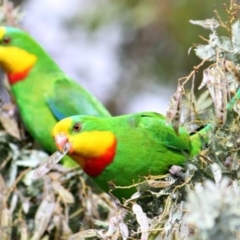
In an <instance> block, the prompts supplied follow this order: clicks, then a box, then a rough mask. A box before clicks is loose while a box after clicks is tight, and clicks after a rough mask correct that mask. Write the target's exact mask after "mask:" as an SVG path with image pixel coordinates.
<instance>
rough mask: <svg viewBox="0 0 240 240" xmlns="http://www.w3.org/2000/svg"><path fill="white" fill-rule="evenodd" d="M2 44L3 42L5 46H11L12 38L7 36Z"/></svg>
mask: <svg viewBox="0 0 240 240" xmlns="http://www.w3.org/2000/svg"><path fill="white" fill-rule="evenodd" d="M2 42H3V43H4V44H9V43H10V42H11V38H10V37H8V36H6V37H4V38H3V40H2Z"/></svg>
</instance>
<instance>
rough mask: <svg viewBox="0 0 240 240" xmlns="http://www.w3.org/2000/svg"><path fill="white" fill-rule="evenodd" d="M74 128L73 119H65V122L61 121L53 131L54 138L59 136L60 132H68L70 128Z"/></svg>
mask: <svg viewBox="0 0 240 240" xmlns="http://www.w3.org/2000/svg"><path fill="white" fill-rule="evenodd" d="M71 126H72V119H71V118H64V119H63V120H61V121H59V122H58V123H57V124H56V125H55V126H54V127H53V130H52V134H53V136H55V135H56V134H58V133H59V132H65V133H66V132H68V130H69V129H70V127H71Z"/></svg>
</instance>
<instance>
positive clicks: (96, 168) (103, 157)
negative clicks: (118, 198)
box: [52, 115, 117, 177]
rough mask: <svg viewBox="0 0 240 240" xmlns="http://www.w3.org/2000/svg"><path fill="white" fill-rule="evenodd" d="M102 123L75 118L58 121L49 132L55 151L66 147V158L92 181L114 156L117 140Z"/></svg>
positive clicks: (82, 117) (91, 119)
mask: <svg viewBox="0 0 240 240" xmlns="http://www.w3.org/2000/svg"><path fill="white" fill-rule="evenodd" d="M103 121H104V120H103V119H101V118H97V117H92V116H79V115H77V116H72V117H68V118H65V119H63V120H61V121H59V122H58V123H57V124H56V125H55V126H54V128H53V130H52V135H53V138H54V140H55V143H56V146H57V148H58V150H59V151H61V152H62V151H63V149H64V146H65V144H66V143H68V144H69V145H70V149H69V151H68V155H69V156H70V157H71V158H72V159H73V160H75V161H76V162H77V163H78V164H79V165H80V166H81V167H82V169H83V170H84V171H85V172H86V173H87V174H88V175H90V176H91V177H96V176H98V175H100V174H101V172H102V171H104V169H105V168H106V167H107V165H109V164H110V163H111V162H112V161H113V159H114V156H115V153H116V145H117V141H116V137H115V135H114V133H113V132H111V130H110V129H107V128H105V127H104V126H105V124H104V122H103ZM106 127H107V126H106Z"/></svg>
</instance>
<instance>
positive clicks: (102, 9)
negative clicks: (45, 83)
mask: <svg viewBox="0 0 240 240" xmlns="http://www.w3.org/2000/svg"><path fill="white" fill-rule="evenodd" d="M224 2H225V1H223V0H201V1H199V0H198V1H197V0H177V1H174V0H168V1H166V0H147V1H137V0H98V1H93V0H68V1H64V0H41V1H30V0H28V1H20V0H18V1H14V4H15V5H19V4H20V7H21V11H22V12H23V14H24V16H23V18H22V19H23V21H22V27H23V28H24V29H25V30H27V31H28V32H29V33H30V34H31V35H32V36H33V37H34V38H35V39H36V40H37V41H38V42H39V43H40V44H41V45H42V46H43V48H45V50H46V51H47V52H48V53H49V54H50V55H51V56H52V58H53V59H55V61H56V62H57V63H58V64H59V65H60V67H61V68H62V69H63V70H64V71H65V72H66V73H67V74H68V75H69V76H70V77H72V78H73V79H75V80H76V81H78V82H79V83H80V84H81V85H82V86H83V87H85V88H86V89H88V90H89V91H90V92H91V93H93V94H94V95H95V96H97V97H98V98H99V99H100V100H101V101H102V102H103V103H104V105H105V106H106V107H107V108H108V109H109V110H110V112H111V113H112V114H113V115H119V114H124V113H133V112H137V111H157V112H160V113H162V114H164V115H165V113H166V110H167V107H168V104H169V99H170V97H171V96H172V94H173V93H174V92H175V90H176V87H177V79H178V78H180V77H184V76H186V75H188V73H189V72H190V71H191V70H192V66H194V65H197V64H198V63H199V62H200V61H199V59H197V57H196V56H195V54H194V52H191V53H190V55H188V49H189V48H190V47H191V46H192V45H193V44H194V43H199V42H202V40H200V39H199V37H198V35H199V32H200V33H201V35H202V36H208V35H209V31H208V30H206V29H202V28H201V27H199V26H195V25H192V24H190V23H189V19H194V20H200V19H201V20H202V19H206V18H212V17H213V16H214V13H213V11H214V10H215V9H216V10H217V11H219V12H222V11H225V10H224V7H223V3H224ZM225 15H226V17H227V14H225ZM222 16H223V14H222ZM224 20H226V19H224ZM200 78H201V76H199V80H200ZM1 88H2V87H1ZM0 94H1V98H2V97H3V96H4V99H7V95H6V92H5V93H4V92H3V90H2V91H1V92H0Z"/></svg>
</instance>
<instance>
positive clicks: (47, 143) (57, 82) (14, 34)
mask: <svg viewBox="0 0 240 240" xmlns="http://www.w3.org/2000/svg"><path fill="white" fill-rule="evenodd" d="M65 49H67V46H65ZM0 66H1V68H2V69H3V70H4V72H5V73H6V74H7V78H8V82H9V83H10V85H11V90H12V93H13V96H14V98H15V101H16V103H17V106H18V108H19V112H20V115H21V118H22V120H23V122H24V125H25V126H26V128H27V130H28V131H29V133H30V134H31V135H32V136H33V137H34V138H35V139H36V140H37V141H38V142H39V143H40V144H41V145H42V146H43V148H44V149H45V150H47V151H49V152H53V151H55V150H56V147H55V144H54V141H53V139H52V137H51V129H52V128H53V126H54V125H55V124H56V123H57V121H58V120H60V119H62V118H65V117H68V116H71V115H76V114H87V115H94V116H101V117H109V116H110V113H109V112H108V111H107V110H106V109H105V108H104V106H103V105H102V104H101V103H100V102H99V101H98V100H97V99H96V98H95V97H94V96H92V95H91V94H90V93H89V92H87V91H86V90H85V89H83V88H82V87H81V86H79V85H78V84H77V83H76V82H74V81H73V80H72V79H70V78H69V77H68V76H66V74H65V73H64V72H63V71H62V70H61V69H60V68H59V67H58V66H57V64H56V63H55V62H54V61H53V60H52V59H51V57H50V56H49V55H48V54H47V53H46V52H45V51H44V49H42V47H41V46H40V45H39V44H38V43H37V42H36V41H35V40H34V39H33V38H32V37H31V36H30V35H29V34H27V33H26V32H25V31H22V30H20V29H17V28H12V27H0ZM66 161H67V164H68V163H69V162H72V160H71V159H66Z"/></svg>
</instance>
